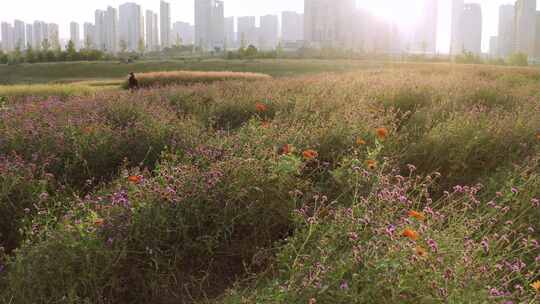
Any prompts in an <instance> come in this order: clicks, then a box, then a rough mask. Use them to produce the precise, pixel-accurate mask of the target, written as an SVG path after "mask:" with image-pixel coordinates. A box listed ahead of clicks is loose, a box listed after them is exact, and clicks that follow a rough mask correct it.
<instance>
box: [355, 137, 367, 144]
mask: <svg viewBox="0 0 540 304" xmlns="http://www.w3.org/2000/svg"><path fill="white" fill-rule="evenodd" d="M356 144H357V145H359V146H363V145H365V144H367V143H366V141H365V140H363V139H362V138H358V139H357V140H356Z"/></svg>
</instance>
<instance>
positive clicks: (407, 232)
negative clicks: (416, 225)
mask: <svg viewBox="0 0 540 304" xmlns="http://www.w3.org/2000/svg"><path fill="white" fill-rule="evenodd" d="M401 235H402V236H403V237H406V238H409V239H411V240H413V241H416V240H418V232H416V231H414V230H412V229H405V230H404V231H403V234H401Z"/></svg>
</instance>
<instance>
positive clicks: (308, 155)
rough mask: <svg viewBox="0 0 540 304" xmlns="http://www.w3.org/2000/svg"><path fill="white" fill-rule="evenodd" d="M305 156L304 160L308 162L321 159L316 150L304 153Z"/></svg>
mask: <svg viewBox="0 0 540 304" xmlns="http://www.w3.org/2000/svg"><path fill="white" fill-rule="evenodd" d="M303 155H304V158H305V159H307V160H312V159H315V158H317V157H319V153H317V151H315V150H306V151H304V153H303Z"/></svg>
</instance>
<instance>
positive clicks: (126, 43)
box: [119, 2, 144, 51]
mask: <svg viewBox="0 0 540 304" xmlns="http://www.w3.org/2000/svg"><path fill="white" fill-rule="evenodd" d="M119 24H120V27H119V28H120V32H119V33H120V34H119V41H120V48H124V47H125V48H126V50H128V51H137V50H139V49H140V47H141V45H142V46H143V47H144V37H143V32H144V27H143V24H144V20H143V16H142V13H141V7H140V6H139V5H137V4H135V3H132V2H128V3H124V4H122V5H120V22H119Z"/></svg>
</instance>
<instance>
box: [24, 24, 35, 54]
mask: <svg viewBox="0 0 540 304" xmlns="http://www.w3.org/2000/svg"><path fill="white" fill-rule="evenodd" d="M33 41H34V27H33V26H32V24H27V25H26V48H28V47H29V46H31V47H33Z"/></svg>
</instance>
